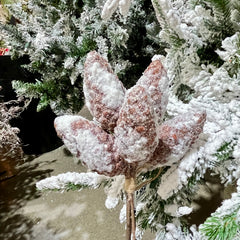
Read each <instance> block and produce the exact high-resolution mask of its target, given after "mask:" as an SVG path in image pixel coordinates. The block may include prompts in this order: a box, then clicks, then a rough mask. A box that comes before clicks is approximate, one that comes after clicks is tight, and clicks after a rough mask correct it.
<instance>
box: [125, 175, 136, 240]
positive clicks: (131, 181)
mask: <svg viewBox="0 0 240 240" xmlns="http://www.w3.org/2000/svg"><path fill="white" fill-rule="evenodd" d="M135 189H136V185H135V176H134V177H133V176H130V177H126V178H125V191H126V205H127V206H126V218H127V229H126V240H135V231H136V220H135V214H134V194H135ZM132 236H133V238H132Z"/></svg>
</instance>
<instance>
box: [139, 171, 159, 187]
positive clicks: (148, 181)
mask: <svg viewBox="0 0 240 240" xmlns="http://www.w3.org/2000/svg"><path fill="white" fill-rule="evenodd" d="M161 172H162V168H160V169H159V171H158V174H157V175H156V176H155V177H154V178H151V179H149V180H147V181H145V182H143V183H141V184H139V185H138V186H136V189H135V190H136V191H137V190H139V189H141V188H142V187H144V186H145V185H147V184H149V183H150V182H152V181H154V180H155V179H157V178H158V177H159V175H160V174H161Z"/></svg>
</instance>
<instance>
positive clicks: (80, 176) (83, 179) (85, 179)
mask: <svg viewBox="0 0 240 240" xmlns="http://www.w3.org/2000/svg"><path fill="white" fill-rule="evenodd" d="M106 179H107V177H105V176H103V175H99V174H97V173H92V172H88V173H76V172H67V173H62V174H59V175H57V176H52V177H49V178H45V179H43V180H41V181H39V182H37V183H36V187H37V189H38V190H45V189H49V190H51V189H52V190H54V189H59V190H60V189H65V188H66V187H67V185H68V184H69V183H71V184H74V185H78V184H80V185H83V186H88V187H90V188H93V189H95V188H98V187H99V185H100V184H101V183H102V181H104V180H106Z"/></svg>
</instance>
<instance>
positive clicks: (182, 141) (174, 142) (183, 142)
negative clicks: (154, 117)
mask: <svg viewBox="0 0 240 240" xmlns="http://www.w3.org/2000/svg"><path fill="white" fill-rule="evenodd" d="M205 121H206V113H205V112H201V113H194V112H188V113H185V114H182V115H179V116H176V117H174V118H173V119H170V120H168V121H166V122H164V123H163V124H162V125H161V126H160V127H159V128H158V130H157V132H158V137H159V144H158V146H157V148H156V150H155V152H154V153H153V156H152V158H151V159H150V161H149V162H148V163H147V164H148V165H153V166H154V165H162V166H164V165H165V166H171V165H172V164H173V163H175V162H177V161H179V160H181V158H182V157H183V156H184V154H185V153H186V152H187V151H188V150H189V148H190V147H191V146H192V145H193V143H194V142H195V141H196V140H197V138H198V137H199V134H200V133H201V132H202V131H203V126H204V123H205Z"/></svg>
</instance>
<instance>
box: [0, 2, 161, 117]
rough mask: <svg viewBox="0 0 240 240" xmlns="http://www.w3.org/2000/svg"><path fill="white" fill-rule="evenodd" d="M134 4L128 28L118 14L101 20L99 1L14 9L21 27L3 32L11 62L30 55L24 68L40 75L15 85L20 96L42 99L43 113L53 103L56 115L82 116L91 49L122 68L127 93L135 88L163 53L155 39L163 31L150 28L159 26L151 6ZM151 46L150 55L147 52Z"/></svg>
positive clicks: (119, 72)
mask: <svg viewBox="0 0 240 240" xmlns="http://www.w3.org/2000/svg"><path fill="white" fill-rule="evenodd" d="M132 4H133V5H134V4H135V5H134V6H133V7H132V8H131V10H130V11H131V14H130V15H129V17H128V18H127V21H128V22H127V23H126V21H125V20H124V19H123V18H122V17H120V16H119V15H118V14H116V15H115V16H114V18H113V19H112V20H111V21H102V19H101V17H100V15H101V7H99V2H98V0H96V1H93V0H85V1H68V0H67V1H64V0H53V1H46V0H43V1H40V0H29V1H28V2H27V3H25V4H24V5H21V4H18V5H9V6H8V7H9V10H10V12H11V14H12V15H13V16H14V17H15V18H16V19H18V23H17V24H16V25H11V24H7V25H6V26H1V28H2V29H4V31H5V33H6V34H7V35H8V42H11V46H12V49H11V54H12V57H13V58H18V57H20V56H22V55H26V54H27V55H28V56H29V60H30V63H29V64H28V65H26V66H24V67H25V68H26V69H27V70H29V71H32V72H34V73H36V74H37V75H38V77H37V79H38V80H34V79H33V82H31V83H19V82H18V84H14V86H15V87H16V88H15V89H16V91H17V92H18V93H19V94H21V92H22V93H23V92H24V96H25V97H32V96H34V97H37V98H40V101H39V106H38V110H41V109H43V108H44V107H45V106H47V105H48V104H51V105H52V104H53V103H54V106H55V108H56V109H55V110H62V111H68V112H70V111H71V112H74V113H76V112H79V111H80V109H81V107H82V105H83V100H84V96H83V92H82V74H83V65H84V61H85V57H86V54H87V53H88V52H89V51H91V50H97V51H99V52H100V53H101V54H105V56H107V57H108V60H109V62H110V63H111V65H112V66H113V68H114V67H116V68H117V69H118V67H119V66H120V68H119V69H120V70H118V71H117V72H116V73H117V74H118V75H119V78H120V80H122V81H123V83H124V85H125V86H126V87H127V88H128V87H131V86H132V85H134V83H135V82H136V81H137V80H138V78H139V77H140V76H141V74H142V72H143V71H144V69H145V68H146V66H148V65H149V63H150V61H151V58H152V56H153V54H154V53H158V51H159V49H160V48H159V45H158V44H156V43H155V45H154V44H153V45H152V42H151V40H150V38H154V39H155V41H157V39H159V38H158V36H157V35H158V31H159V28H156V27H155V29H154V31H153V29H150V30H149V31H148V30H147V28H146V26H147V25H152V24H153V25H154V23H155V26H156V25H157V24H156V18H155V15H154V11H153V9H152V6H151V3H150V2H149V1H146V0H141V1H137V2H133V3H132ZM149 47H150V48H151V51H146V49H148V48H149ZM35 81H36V82H35ZM37 81H38V82H37ZM18 87H19V89H18ZM24 88H25V90H23V89H24Z"/></svg>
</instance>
